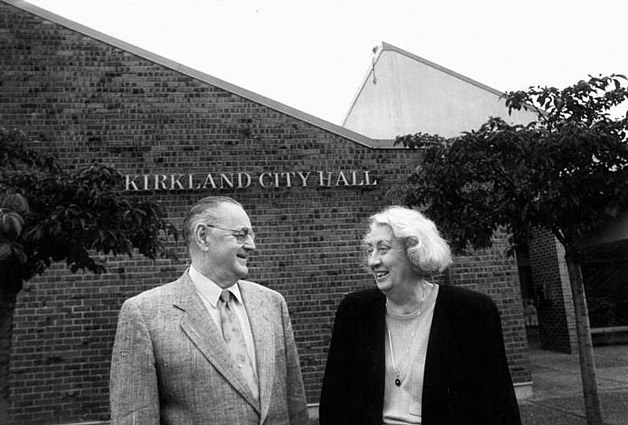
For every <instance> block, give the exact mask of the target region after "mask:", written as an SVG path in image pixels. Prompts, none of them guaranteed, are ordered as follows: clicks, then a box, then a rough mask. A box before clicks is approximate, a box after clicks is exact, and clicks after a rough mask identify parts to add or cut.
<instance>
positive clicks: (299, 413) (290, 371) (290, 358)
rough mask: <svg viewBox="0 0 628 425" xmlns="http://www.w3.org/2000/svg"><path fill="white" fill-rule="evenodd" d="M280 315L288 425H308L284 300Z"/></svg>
mask: <svg viewBox="0 0 628 425" xmlns="http://www.w3.org/2000/svg"><path fill="white" fill-rule="evenodd" d="M281 315H282V321H283V329H284V341H285V344H286V347H285V350H286V369H287V370H286V392H287V397H288V414H289V417H290V425H308V424H309V417H308V413H307V403H306V398H305V387H304V386H303V376H302V375H301V366H300V365H299V354H298V352H297V345H296V342H295V340H294V333H293V331H292V323H291V321H290V315H289V313H288V306H287V305H286V302H285V300H284V299H283V297H282V299H281Z"/></svg>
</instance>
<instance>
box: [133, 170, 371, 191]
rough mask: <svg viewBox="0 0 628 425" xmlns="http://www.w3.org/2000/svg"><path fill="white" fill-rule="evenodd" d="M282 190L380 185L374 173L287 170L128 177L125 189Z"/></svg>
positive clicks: (134, 175)
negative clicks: (259, 172)
mask: <svg viewBox="0 0 628 425" xmlns="http://www.w3.org/2000/svg"><path fill="white" fill-rule="evenodd" d="M252 186H259V187H262V188H264V189H275V188H280V187H353V186H355V187H359V186H377V179H376V178H375V177H373V176H372V175H371V172H370V171H347V170H343V171H285V172H267V173H261V174H258V175H251V174H249V173H245V172H238V173H207V174H182V173H175V174H127V175H126V176H125V183H124V188H125V190H126V191H130V192H143V191H176V190H221V189H246V188H249V187H252Z"/></svg>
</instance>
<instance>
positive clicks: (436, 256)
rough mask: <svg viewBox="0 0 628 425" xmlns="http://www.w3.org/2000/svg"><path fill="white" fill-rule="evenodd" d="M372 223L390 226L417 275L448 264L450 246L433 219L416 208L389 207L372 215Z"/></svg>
mask: <svg viewBox="0 0 628 425" xmlns="http://www.w3.org/2000/svg"><path fill="white" fill-rule="evenodd" d="M369 222H370V225H371V228H373V226H374V225H378V224H379V225H381V224H385V225H388V226H390V228H391V229H392V232H393V234H394V235H395V237H397V238H399V239H401V240H402V242H403V244H404V247H405V251H406V256H407V257H408V260H409V261H410V262H411V263H412V264H413V265H414V266H415V267H416V271H417V272H418V273H419V274H421V275H426V274H427V275H430V274H434V273H441V272H443V271H444V270H445V269H446V268H447V267H449V266H450V265H451V263H452V259H451V249H450V248H449V244H448V243H447V241H445V240H444V239H443V238H442V237H441V235H440V232H439V231H438V229H437V228H436V225H435V224H434V222H433V221H432V220H430V219H428V218H427V217H425V216H424V215H423V214H421V213H420V212H418V211H417V210H414V209H411V208H407V207H402V206H396V205H395V206H391V207H387V208H385V209H384V210H382V211H380V212H378V213H376V214H373V215H372V216H371V217H370V219H369Z"/></svg>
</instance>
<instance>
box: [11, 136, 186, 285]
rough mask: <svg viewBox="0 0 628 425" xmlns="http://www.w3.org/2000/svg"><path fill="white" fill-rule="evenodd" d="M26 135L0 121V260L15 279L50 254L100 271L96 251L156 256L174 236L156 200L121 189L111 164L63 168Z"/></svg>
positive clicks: (47, 261) (38, 267) (36, 269)
mask: <svg viewBox="0 0 628 425" xmlns="http://www.w3.org/2000/svg"><path fill="white" fill-rule="evenodd" d="M26 143H27V140H26V137H25V135H24V134H22V133H20V132H18V131H9V130H5V129H0V160H1V162H0V208H1V210H0V265H1V266H2V267H3V268H4V269H11V270H12V271H13V272H14V273H17V276H16V278H17V277H19V280H20V283H19V285H21V281H22V280H28V279H29V278H31V277H32V276H34V275H35V274H40V273H42V272H43V271H44V270H45V269H46V268H48V267H49V266H50V265H51V264H52V262H56V261H63V260H65V262H66V263H67V265H68V266H69V268H70V269H71V270H72V271H73V272H75V271H77V270H80V269H85V270H88V271H91V272H94V273H100V272H103V271H104V270H105V268H104V266H103V264H102V263H101V262H100V261H99V260H98V259H97V258H95V254H105V255H129V256H130V255H132V253H133V250H134V249H137V250H138V251H139V253H140V254H142V255H144V256H146V257H148V258H151V259H155V258H157V257H158V256H159V255H161V254H163V252H164V248H165V242H166V239H167V237H168V236H169V235H172V236H174V237H175V238H176V237H177V232H176V229H175V227H174V226H173V225H172V224H171V223H169V222H168V221H167V220H165V219H164V215H163V212H162V211H161V209H160V208H159V206H158V205H157V204H155V203H152V202H146V201H142V200H138V199H137V198H135V199H134V198H131V197H128V196H125V195H124V194H123V193H121V192H120V188H121V187H122V184H121V183H122V178H123V177H122V175H121V174H120V173H119V172H118V171H116V170H115V169H113V168H111V167H107V166H105V165H102V164H98V163H94V164H92V165H90V166H89V167H87V168H85V169H83V170H80V171H78V172H76V173H68V172H65V171H64V170H63V168H62V166H61V165H60V164H59V163H58V162H57V161H56V160H55V159H54V158H53V157H52V156H49V155H46V154H45V153H40V152H38V151H35V150H33V149H30V148H29V147H28V146H27V144H26ZM16 289H18V290H19V288H16Z"/></svg>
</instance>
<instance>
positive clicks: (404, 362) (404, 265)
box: [320, 206, 520, 425]
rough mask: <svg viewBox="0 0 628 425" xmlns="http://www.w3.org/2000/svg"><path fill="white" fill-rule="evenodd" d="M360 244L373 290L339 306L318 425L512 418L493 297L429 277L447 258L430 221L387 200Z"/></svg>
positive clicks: (500, 424) (506, 424)
mask: <svg viewBox="0 0 628 425" xmlns="http://www.w3.org/2000/svg"><path fill="white" fill-rule="evenodd" d="M364 245H365V251H366V263H367V268H368V270H369V271H370V272H371V273H372V274H373V277H374V279H375V283H376V285H377V288H373V289H368V290H365V291H360V292H356V293H352V294H349V295H348V296H347V297H346V298H345V299H344V300H343V301H342V302H341V304H340V306H339V307H338V311H337V313H336V321H335V324H334V330H333V334H332V339H331V345H330V348H329V354H328V359H327V366H326V368H325V377H324V379H323V388H322V393H321V402H320V425H331V424H346V425H349V424H351V425H369V424H373V425H382V424H422V425H436V424H442V425H457V424H477V425H490V424H495V425H510V424H520V418H519V410H518V407H517V401H516V398H515V394H514V389H513V385H512V380H511V377H510V372H509V370H508V364H507V362H506V354H505V351H504V343H503V336H502V330H501V321H500V316H499V311H498V310H497V307H496V306H495V303H493V301H491V299H490V298H488V297H487V296H485V295H482V294H480V293H477V292H474V291H470V290H468V289H463V288H459V287H453V286H440V285H437V284H435V283H432V282H430V281H429V280H428V278H429V276H431V275H433V274H435V273H440V272H443V271H444V270H445V269H446V268H447V267H448V266H449V265H450V264H451V253H450V249H449V246H448V245H447V243H446V242H445V241H444V240H443V239H442V238H441V236H440V235H439V232H438V230H437V229H436V226H435V225H434V223H433V222H432V221H430V220H428V219H427V218H425V217H424V216H423V215H422V214H421V213H419V212H417V211H415V210H412V209H409V208H404V207H398V206H394V207H389V208H387V209H385V210H383V211H382V212H380V213H378V214H375V215H373V216H372V217H371V218H370V229H369V231H368V233H367V235H366V236H365V238H364Z"/></svg>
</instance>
